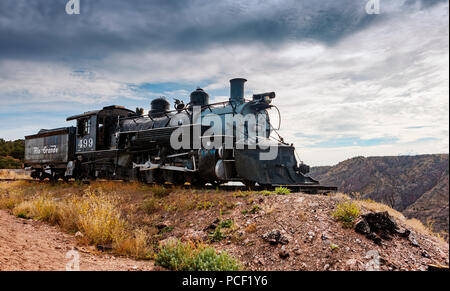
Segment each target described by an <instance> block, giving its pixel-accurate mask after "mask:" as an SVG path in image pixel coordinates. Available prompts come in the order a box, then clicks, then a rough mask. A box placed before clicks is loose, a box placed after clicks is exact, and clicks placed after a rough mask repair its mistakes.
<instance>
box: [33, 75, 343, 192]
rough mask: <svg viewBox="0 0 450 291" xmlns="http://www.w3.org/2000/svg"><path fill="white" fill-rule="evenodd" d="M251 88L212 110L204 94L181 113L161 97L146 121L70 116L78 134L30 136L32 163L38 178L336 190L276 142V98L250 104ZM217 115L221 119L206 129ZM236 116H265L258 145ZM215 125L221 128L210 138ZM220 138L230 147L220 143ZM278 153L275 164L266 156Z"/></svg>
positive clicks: (116, 111) (62, 131) (233, 91)
mask: <svg viewBox="0 0 450 291" xmlns="http://www.w3.org/2000/svg"><path fill="white" fill-rule="evenodd" d="M245 82H246V80H245V79H233V80H231V81H230V83H231V87H230V98H229V100H228V101H225V102H219V103H213V104H210V103H209V95H208V94H207V93H206V92H205V91H204V90H202V89H200V88H198V89H197V90H195V91H194V92H192V93H191V95H190V102H189V103H188V104H186V105H185V104H183V102H182V101H179V100H176V102H175V104H174V106H175V109H174V110H170V104H169V102H168V101H167V100H166V99H164V98H157V99H155V100H153V101H152V102H151V109H150V111H149V113H148V114H146V115H144V114H143V110H142V109H137V110H136V111H132V110H129V109H126V108H124V107H122V106H116V105H113V106H108V107H104V108H103V109H101V110H97V111H90V112H85V113H83V114H80V115H75V116H71V117H69V118H67V121H72V120H75V121H76V128H75V127H67V128H59V129H53V130H41V131H40V132H39V133H38V134H36V135H32V136H27V137H25V163H26V165H27V166H28V167H30V168H31V169H32V174H31V175H32V177H33V178H37V179H46V178H49V179H53V180H57V179H60V178H61V179H64V180H67V179H70V178H75V179H97V178H98V179H115V180H117V179H121V180H127V181H142V182H146V183H167V182H168V183H172V184H175V185H181V184H184V183H186V182H189V183H190V184H192V185H205V184H207V183H210V184H213V185H217V184H222V183H226V182H230V181H240V182H243V183H244V184H246V185H248V186H254V185H257V184H258V185H260V186H266V187H274V186H278V185H284V186H290V187H299V188H300V190H307V191H310V192H314V191H317V190H334V189H335V188H334V187H325V186H321V185H319V182H318V181H316V180H314V179H312V178H311V177H308V176H307V175H306V174H307V173H308V172H309V166H307V165H305V164H303V163H302V162H301V163H298V162H297V159H296V157H295V148H294V147H293V145H289V144H286V143H284V141H283V140H282V139H280V140H278V141H277V142H273V141H271V140H270V138H271V134H272V133H273V132H274V131H275V129H274V128H273V126H272V125H271V123H270V119H269V115H268V110H269V109H271V108H272V107H274V106H273V105H272V104H271V102H272V100H273V99H274V98H275V93H273V92H271V93H263V94H255V95H253V98H252V100H245V99H244V83H245ZM211 115H214V116H215V121H214V122H212V123H211V122H207V123H205V122H204V120H205V119H208V116H211ZM236 115H242V116H250V115H255V116H258V119H256V120H258V121H257V123H258V122H259V120H265V121H267V122H265V123H263V124H262V125H261V124H256V126H259V127H260V128H261V126H262V130H259V133H258V136H257V137H256V139H258V140H259V143H258V144H257V145H256V146H255V143H254V142H253V146H249V144H250V143H251V142H250V141H249V134H248V132H249V127H250V126H252V125H250V123H245V122H244V123H243V124H237V123H234V122H231V123H230V122H229V121H227V118H226V116H236ZM261 116H262V117H263V119H261ZM218 121H220V122H218ZM217 125H220V127H219V128H218V129H217ZM213 126H215V128H216V130H215V132H214V133H213V134H210V132H211V128H212V127H213ZM177 130H178V131H179V132H181V133H182V134H180V135H179V136H178V141H180V140H181V139H183V138H185V137H186V136H185V133H189V135H188V136H187V138H188V144H189V147H181V148H180V147H174V146H173V142H174V136H175V133H176V132H175V131H177ZM193 132H197V133H199V136H196V135H195V134H194V135H193V134H192V133H193ZM219 137H220V138H221V139H220V140H222V141H223V140H227V141H228V143H227V144H225V143H220V144H218V143H217V142H214V143H213V141H214V140H215V139H218V138H219ZM242 137H243V138H242ZM197 139H198V142H196V141H197ZM260 144H265V147H262V146H260ZM274 147H276V153H277V154H276V156H275V158H272V159H267V160H264V159H263V160H262V159H261V158H260V157H261V153H264V152H269V151H270V150H271V149H273V148H274Z"/></svg>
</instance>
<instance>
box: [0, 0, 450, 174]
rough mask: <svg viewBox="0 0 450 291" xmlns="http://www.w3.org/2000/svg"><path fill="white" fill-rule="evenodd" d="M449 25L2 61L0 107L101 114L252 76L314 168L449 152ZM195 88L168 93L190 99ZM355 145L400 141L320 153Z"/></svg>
mask: <svg viewBox="0 0 450 291" xmlns="http://www.w3.org/2000/svg"><path fill="white" fill-rule="evenodd" d="M386 9H387V8H386ZM389 9H393V10H395V9H396V8H395V7H391V8H389ZM448 20H449V17H448V3H444V4H439V5H436V6H434V7H432V8H430V9H427V10H412V11H405V12H403V13H400V14H397V16H396V17H395V18H386V19H385V21H382V22H379V23H378V24H377V25H372V26H370V27H369V28H367V29H365V30H362V31H360V32H358V33H355V34H352V35H350V36H348V37H347V38H344V39H341V40H340V41H339V42H338V43H336V44H334V45H324V44H321V43H318V42H313V41H291V42H287V43H284V44H280V46H279V47H277V48H273V47H272V48H268V47H264V46H261V45H257V44H248V45H229V46H216V47H211V48H209V49H208V50H204V51H198V52H193V51H190V52H158V51H152V50H146V49H142V50H141V51H139V52H136V51H134V52H132V53H115V54H112V55H109V56H107V57H105V58H104V59H97V60H90V61H89V63H86V64H80V66H79V67H82V68H83V69H82V70H77V69H76V68H73V67H71V66H70V65H67V64H55V63H37V62H26V61H3V62H1V63H0V104H15V103H20V102H31V101H33V102H39V101H46V102H52V101H55V102H57V101H58V100H64V101H67V102H73V103H77V102H78V103H87V104H92V105H93V106H94V105H95V103H97V102H103V101H110V100H116V101H117V102H116V103H120V100H121V99H119V98H122V97H125V98H128V99H133V98H136V99H142V98H148V97H151V96H153V95H154V93H151V92H147V93H143V92H142V91H133V90H132V89H131V88H130V87H129V86H128V84H141V83H147V82H149V83H157V82H181V83H195V82H200V81H202V80H208V83H209V85H208V86H207V87H206V89H207V90H221V89H228V84H229V83H228V80H229V79H231V78H233V77H245V78H247V79H248V80H249V82H248V83H247V92H249V93H250V92H266V91H272V90H275V91H276V92H277V98H276V99H275V102H274V103H275V104H276V105H277V106H278V107H279V108H280V111H281V113H282V118H283V119H282V130H281V133H282V135H284V136H285V140H287V141H289V142H294V143H295V145H296V146H297V147H298V149H299V151H300V152H301V156H302V158H303V159H304V160H305V162H308V163H310V164H313V165H323V164H333V163H336V162H338V161H340V160H343V159H345V158H349V157H352V156H355V155H397V154H405V153H411V152H414V153H436V152H448V144H449V142H448V141H449V136H448V132H449V125H448V118H449V103H448V94H449V69H448V63H449V39H448V35H449V28H448ZM74 71H75V73H74ZM76 71H79V73H76ZM191 89H195V88H180V90H181V91H180V90H174V91H167V92H165V94H166V95H168V96H172V95H173V96H179V95H183V96H186V95H187V94H188V92H189V91H190V90H191ZM222 95H223V94H222ZM1 96H17V97H16V98H14V99H8V100H6V99H5V98H4V97H1ZM211 97H212V100H214V101H217V100H223V99H226V97H224V96H211ZM0 111H1V110H0ZM272 118H273V119H275V120H276V119H277V116H276V115H273V116H272ZM2 134H3V135H4V134H5V133H4V132H2ZM347 137H350V138H351V137H355V138H360V139H362V140H370V139H382V138H388V139H391V138H395V139H396V142H395V143H394V144H387V145H378V146H366V147H362V146H359V147H339V148H315V147H312V145H314V144H316V143H319V142H326V141H327V140H332V139H337V138H347ZM432 139H433V140H432ZM418 140H423V141H421V142H418Z"/></svg>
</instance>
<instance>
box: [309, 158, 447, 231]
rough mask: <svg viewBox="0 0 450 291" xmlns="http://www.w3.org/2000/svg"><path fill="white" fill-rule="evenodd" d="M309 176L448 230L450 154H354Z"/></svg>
mask: <svg viewBox="0 0 450 291" xmlns="http://www.w3.org/2000/svg"><path fill="white" fill-rule="evenodd" d="M311 176H312V177H314V178H316V179H318V180H319V181H320V182H321V184H326V185H336V186H338V187H339V190H340V191H342V192H345V193H352V192H359V193H360V194H361V197H362V198H370V199H373V200H375V201H378V202H383V203H385V204H387V205H389V206H391V207H393V208H395V209H397V210H399V211H401V212H403V213H404V214H405V215H406V216H407V217H410V218H412V217H414V218H417V219H419V220H421V221H422V222H423V223H424V224H428V223H430V222H431V223H433V230H435V231H447V232H448V229H449V206H448V205H449V188H448V179H449V155H448V154H435V155H419V156H395V157H369V158H364V157H356V158H352V159H348V160H346V161H343V162H341V163H339V164H337V165H336V166H327V167H314V168H312V169H311Z"/></svg>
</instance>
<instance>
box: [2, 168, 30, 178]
mask: <svg viewBox="0 0 450 291" xmlns="http://www.w3.org/2000/svg"><path fill="white" fill-rule="evenodd" d="M0 179H30V175H29V173H27V172H25V171H24V170H5V169H1V170H0Z"/></svg>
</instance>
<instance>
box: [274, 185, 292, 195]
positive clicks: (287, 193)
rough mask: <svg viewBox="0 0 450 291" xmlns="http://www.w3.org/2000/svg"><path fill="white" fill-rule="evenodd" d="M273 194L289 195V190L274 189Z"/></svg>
mask: <svg viewBox="0 0 450 291" xmlns="http://www.w3.org/2000/svg"><path fill="white" fill-rule="evenodd" d="M274 192H275V194H277V195H289V194H291V190H289V189H288V188H285V187H281V186H280V187H276V188H275V191H274Z"/></svg>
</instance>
